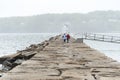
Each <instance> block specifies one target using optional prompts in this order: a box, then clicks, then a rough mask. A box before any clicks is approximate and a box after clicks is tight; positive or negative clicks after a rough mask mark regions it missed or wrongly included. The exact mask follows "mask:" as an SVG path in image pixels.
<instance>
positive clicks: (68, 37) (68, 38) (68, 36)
mask: <svg viewBox="0 0 120 80" xmlns="http://www.w3.org/2000/svg"><path fill="white" fill-rule="evenodd" d="M66 37H67V43H69V40H70V35H69V34H67V35H66Z"/></svg>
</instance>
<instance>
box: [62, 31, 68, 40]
mask: <svg viewBox="0 0 120 80" xmlns="http://www.w3.org/2000/svg"><path fill="white" fill-rule="evenodd" d="M62 38H63V41H64V42H66V40H67V36H66V34H65V33H64V34H63V36H62Z"/></svg>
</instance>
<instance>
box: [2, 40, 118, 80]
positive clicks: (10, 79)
mask: <svg viewBox="0 0 120 80" xmlns="http://www.w3.org/2000/svg"><path fill="white" fill-rule="evenodd" d="M74 41H75V40H74V39H71V42H70V43H63V42H62V41H61V39H60V38H57V39H55V40H53V41H49V45H48V46H46V47H45V48H44V49H43V50H41V51H38V52H37V54H36V55H35V56H34V57H32V58H31V59H30V60H27V61H24V62H23V63H22V64H21V65H19V66H17V67H15V68H14V69H12V70H11V71H9V72H7V73H6V74H5V75H4V76H3V77H2V78H0V80H119V79H120V64H119V63H118V62H116V61H114V60H112V59H111V58H108V57H106V56H105V55H104V54H102V53H100V52H98V51H96V50H94V49H91V48H90V47H89V46H87V45H86V44H84V43H74Z"/></svg>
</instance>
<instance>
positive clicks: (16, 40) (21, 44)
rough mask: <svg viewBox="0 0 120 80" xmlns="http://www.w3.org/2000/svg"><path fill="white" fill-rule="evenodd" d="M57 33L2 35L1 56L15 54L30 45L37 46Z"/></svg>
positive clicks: (0, 39) (0, 40)
mask: <svg viewBox="0 0 120 80" xmlns="http://www.w3.org/2000/svg"><path fill="white" fill-rule="evenodd" d="M55 35H57V33H22V34H21V33H9V34H8V33H5V34H0V56H3V55H8V54H13V53H15V52H16V51H17V50H22V49H25V48H26V47H28V46H29V45H30V44H37V43H40V42H42V41H44V40H48V39H49V38H50V37H52V36H55Z"/></svg>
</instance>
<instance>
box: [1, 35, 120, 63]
mask: <svg viewBox="0 0 120 80" xmlns="http://www.w3.org/2000/svg"><path fill="white" fill-rule="evenodd" d="M55 35H57V33H27V34H26V33H22V34H20V33H19V34H18V33H17V34H16V33H10V34H0V56H3V55H8V54H12V53H15V52H16V51H17V50H22V49H25V48H26V47H28V46H29V45H30V44H38V43H40V42H42V41H44V40H48V39H49V38H50V37H52V36H55ZM107 35H117V36H119V35H120V33H117V34H111V33H109V34H107ZM73 37H76V35H74V34H73ZM77 37H79V35H77ZM84 42H85V43H86V44H88V45H89V46H90V47H92V48H95V49H97V50H99V51H100V52H102V53H105V55H107V56H109V57H111V58H113V59H115V60H117V61H119V62H120V58H119V57H120V44H115V43H108V42H99V41H90V40H85V41H84Z"/></svg>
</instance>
